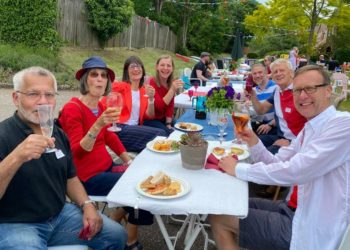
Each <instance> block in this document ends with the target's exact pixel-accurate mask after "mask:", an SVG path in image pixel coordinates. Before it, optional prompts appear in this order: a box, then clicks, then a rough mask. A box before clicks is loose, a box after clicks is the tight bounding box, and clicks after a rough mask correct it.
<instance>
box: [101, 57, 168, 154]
mask: <svg viewBox="0 0 350 250" xmlns="http://www.w3.org/2000/svg"><path fill="white" fill-rule="evenodd" d="M145 74H146V73H145V68H144V66H143V63H142V61H141V60H140V58H138V57H136V56H130V57H129V58H128V59H126V61H125V63H124V69H123V81H122V82H114V83H113V85H112V91H113V92H118V93H120V94H121V95H122V96H123V100H124V101H123V108H122V111H121V114H120V118H119V121H118V124H119V125H118V126H119V127H121V128H122V130H121V131H119V132H117V134H118V137H119V139H120V140H121V141H122V143H123V145H124V147H125V148H126V149H127V151H129V152H130V151H133V152H141V151H142V150H143V149H144V148H145V147H146V144H147V143H148V142H149V141H151V140H153V139H154V138H155V137H156V136H166V133H165V132H164V131H163V130H161V129H158V128H152V127H148V126H144V125H145V124H143V123H144V119H152V118H153V117H154V106H155V102H154V92H155V90H154V88H153V87H152V86H150V85H146V84H144V82H145ZM105 101H106V99H105V98H104V99H103V100H102V102H103V103H105Z"/></svg>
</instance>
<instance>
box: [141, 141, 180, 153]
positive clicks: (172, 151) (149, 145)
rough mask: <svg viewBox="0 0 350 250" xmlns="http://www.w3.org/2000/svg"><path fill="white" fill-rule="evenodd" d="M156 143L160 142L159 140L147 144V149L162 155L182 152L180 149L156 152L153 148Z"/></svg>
mask: <svg viewBox="0 0 350 250" xmlns="http://www.w3.org/2000/svg"><path fill="white" fill-rule="evenodd" d="M156 141H159V140H155V141H149V142H148V143H147V144H146V147H147V148H148V149H149V150H151V151H153V152H157V153H162V154H171V153H177V152H179V151H180V148H179V149H176V150H169V151H161V150H156V149H154V148H153V145H154V143H156ZM160 141H169V140H160ZM170 141H173V140H170Z"/></svg>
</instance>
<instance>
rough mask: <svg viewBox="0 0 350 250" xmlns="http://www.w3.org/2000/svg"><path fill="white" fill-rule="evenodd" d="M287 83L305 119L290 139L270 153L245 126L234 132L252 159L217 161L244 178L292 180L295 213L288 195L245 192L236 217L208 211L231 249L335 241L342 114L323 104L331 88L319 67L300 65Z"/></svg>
mask: <svg viewBox="0 0 350 250" xmlns="http://www.w3.org/2000/svg"><path fill="white" fill-rule="evenodd" d="M293 85H294V86H293V90H292V92H293V98H294V105H295V107H296V109H297V110H298V112H300V114H302V115H303V116H304V117H305V118H306V119H307V123H305V127H304V129H303V130H302V132H300V133H299V134H298V136H297V138H296V139H295V140H292V142H291V144H290V146H288V147H282V148H281V149H280V150H279V152H278V153H277V154H276V155H273V154H271V153H270V152H268V151H267V149H266V148H265V147H264V146H263V144H262V143H261V141H259V138H258V137H257V136H256V134H255V133H254V132H253V131H252V130H251V129H248V128H246V129H244V131H242V132H240V133H238V134H237V136H238V138H240V139H242V140H243V141H245V142H246V143H247V144H248V146H249V147H250V150H251V157H252V159H253V160H254V162H255V163H254V164H248V163H238V162H237V161H236V160H235V159H234V158H233V157H223V158H222V159H221V160H220V162H219V167H220V168H221V169H222V170H223V171H225V172H226V173H227V174H229V175H232V176H236V177H237V178H239V179H242V180H246V181H253V182H256V183H260V184H278V185H298V208H297V209H296V211H295V213H294V209H293V208H290V206H291V205H293V204H292V203H295V202H296V200H294V201H293V200H292V202H286V201H279V202H273V201H269V200H263V199H254V198H252V199H250V203H249V206H250V207H249V212H248V216H247V217H246V218H244V219H239V218H237V217H234V216H229V215H211V216H210V223H211V225H212V230H213V234H214V239H215V241H216V243H217V247H218V249H239V248H238V245H239V246H240V247H243V248H248V249H291V250H299V249H323V250H334V249H338V247H339V245H340V242H341V238H342V237H343V235H344V232H345V230H346V228H347V226H348V224H349V222H350V197H349V193H350V186H349V179H350V171H349V167H350V147H348V143H349V142H348V141H349V138H350V130H349V129H348V128H349V127H350V114H349V112H340V111H337V110H336V109H335V108H334V106H333V105H332V104H331V95H332V87H331V84H330V78H329V75H328V74H327V72H325V71H324V70H323V68H320V67H319V66H317V65H307V66H304V67H302V68H300V69H299V70H298V71H297V72H296V73H295V77H294V80H293ZM292 199H295V197H294V198H293V197H292ZM321 203H322V208H320V204H321ZM237 236H239V241H237Z"/></svg>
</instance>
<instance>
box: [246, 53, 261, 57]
mask: <svg viewBox="0 0 350 250" xmlns="http://www.w3.org/2000/svg"><path fill="white" fill-rule="evenodd" d="M247 58H249V59H257V58H259V55H258V54H257V53H252V52H251V53H248V54H247Z"/></svg>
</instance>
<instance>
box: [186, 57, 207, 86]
mask: <svg viewBox="0 0 350 250" xmlns="http://www.w3.org/2000/svg"><path fill="white" fill-rule="evenodd" d="M209 56H210V54H209V53H208V52H202V53H201V59H200V61H199V62H198V63H196V65H194V67H193V69H192V73H191V78H197V79H199V80H202V85H203V86H205V85H206V82H207V81H208V80H209V79H208V78H206V77H205V76H206V75H207V70H208V68H207V64H208V63H209V60H210V59H209ZM191 84H192V85H195V84H199V81H198V80H191Z"/></svg>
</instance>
